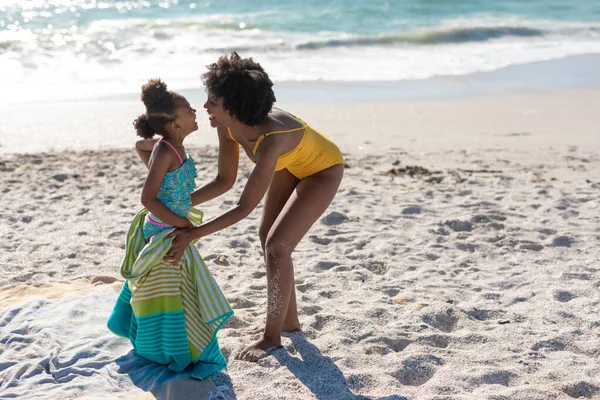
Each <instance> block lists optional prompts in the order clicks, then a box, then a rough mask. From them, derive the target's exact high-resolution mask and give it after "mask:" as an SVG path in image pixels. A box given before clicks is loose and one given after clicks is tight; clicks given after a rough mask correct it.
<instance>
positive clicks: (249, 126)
mask: <svg viewBox="0 0 600 400" xmlns="http://www.w3.org/2000/svg"><path fill="white" fill-rule="evenodd" d="M202 79H203V82H204V84H205V87H206V91H207V95H208V100H207V101H206V103H205V104H204V108H205V109H206V111H207V113H208V119H209V121H210V125H211V126H212V127H214V128H217V133H218V135H219V161H218V162H219V167H218V175H217V177H216V178H215V179H213V180H212V181H211V182H209V183H208V184H207V185H205V186H203V187H201V188H200V189H198V190H197V191H196V192H195V193H193V194H192V203H193V204H194V205H196V204H199V203H202V202H204V201H207V200H209V199H212V198H215V197H217V196H219V195H221V194H223V193H225V192H226V191H227V190H229V189H230V188H231V187H232V186H233V184H234V182H235V179H236V176H237V169H238V161H239V148H240V146H241V147H242V148H243V149H244V151H245V153H246V155H247V156H248V157H249V158H250V159H251V160H252V161H253V162H255V163H256V166H255V167H254V169H253V171H252V174H251V175H250V177H249V178H248V182H247V183H246V186H245V188H244V191H243V193H242V195H241V197H240V200H239V201H238V203H237V204H236V205H235V206H234V207H232V208H231V209H229V210H228V211H226V212H224V213H223V214H221V215H219V216H218V217H216V218H214V219H212V220H210V221H208V222H205V223H203V224H202V225H200V226H198V227H195V228H190V229H179V230H176V231H175V232H173V233H171V234H170V235H171V236H173V237H175V239H174V241H173V244H172V247H171V249H170V250H169V251H168V252H167V259H168V260H170V261H172V262H178V261H179V260H180V259H181V255H182V252H183V250H184V249H185V248H186V247H187V245H188V244H189V243H190V242H191V241H192V240H194V239H197V238H200V237H203V236H207V235H209V234H211V233H214V232H216V231H219V230H221V229H223V228H226V227H228V226H231V225H233V224H235V223H236V222H238V221H240V220H242V219H244V218H245V217H246V216H248V214H250V212H252V210H254V208H256V206H257V205H258V203H259V202H260V200H261V199H262V198H263V196H264V195H265V193H266V199H265V203H264V212H263V216H262V220H261V223H260V229H259V236H260V242H261V246H262V249H263V252H264V257H265V262H266V266H267V291H268V310H267V321H266V325H265V330H264V333H263V336H262V338H261V339H260V340H258V341H257V342H255V343H253V344H251V345H249V346H248V347H246V348H245V349H244V350H243V351H241V352H240V353H239V354H238V357H237V358H238V359H241V360H247V361H256V360H258V359H260V358H263V357H266V356H267V355H268V354H269V353H270V352H271V351H272V350H273V349H275V348H278V347H281V332H282V331H284V332H285V331H287V332H289V331H297V330H300V323H299V321H298V312H297V309H296V293H295V289H294V270H293V264H292V252H293V250H294V249H295V248H296V246H297V245H298V243H299V242H300V240H301V239H302V238H303V237H304V235H305V234H306V232H307V231H308V230H309V229H310V227H311V226H312V225H313V224H314V223H315V221H316V220H317V219H318V218H319V217H320V216H321V215H322V214H323V212H325V210H326V209H327V207H328V206H329V204H330V203H331V201H332V200H333V198H334V196H335V194H336V192H337V190H338V187H339V185H340V182H341V180H342V176H343V173H344V159H343V157H342V154H341V152H340V150H339V149H338V147H337V146H336V145H335V144H333V143H332V142H331V141H330V140H329V139H327V138H326V137H324V136H323V135H321V134H320V133H319V132H317V131H316V130H314V129H313V128H311V127H310V126H309V125H307V124H306V123H305V122H304V121H302V120H301V119H299V118H297V117H295V116H294V115H292V114H290V113H288V112H286V111H283V110H279V109H272V106H273V103H274V102H275V95H274V93H273V89H272V87H273V82H271V80H270V79H269V76H268V75H267V73H266V72H265V71H264V70H263V68H262V67H261V66H260V64H258V63H256V62H254V61H253V60H252V58H241V57H240V56H239V55H238V54H237V53H235V52H234V53H232V54H231V55H230V56H229V57H220V58H219V60H218V61H217V62H216V63H214V64H211V65H209V66H208V72H206V73H205V74H203V75H202Z"/></svg>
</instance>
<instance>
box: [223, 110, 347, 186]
mask: <svg viewBox="0 0 600 400" xmlns="http://www.w3.org/2000/svg"><path fill="white" fill-rule="evenodd" d="M293 117H294V118H296V120H297V121H298V122H300V123H301V124H302V126H300V127H298V128H294V129H287V130H283V131H274V132H269V133H265V134H263V135H261V136H260V137H259V138H258V139H257V140H256V144H255V145H254V149H253V150H252V154H254V155H256V150H257V149H258V146H259V145H260V142H262V141H263V139H264V138H266V137H267V136H271V135H275V134H277V133H287V132H296V131H299V130H304V135H303V136H302V140H300V143H298V146H296V147H295V148H294V149H293V150H292V151H290V152H287V153H285V154H282V155H280V156H279V159H278V160H277V165H276V166H275V171H280V170H282V169H284V168H287V170H288V171H290V173H292V174H293V175H294V176H295V177H296V178H298V179H304V178H306V177H307V176H311V175H314V174H316V173H317V172H321V171H323V170H325V169H327V168H329V167H332V166H334V165H337V164H343V163H344V157H343V156H342V152H341V151H340V149H339V148H338V147H337V146H336V145H335V144H334V143H333V142H332V141H331V140H329V139H328V138H327V137H325V136H324V135H322V134H321V133H319V132H318V131H316V130H315V129H313V128H311V127H310V126H309V125H308V124H307V123H306V122H304V121H302V120H301V119H300V118H298V117H296V116H293ZM227 131H228V132H229V137H230V138H231V140H233V141H234V142H236V143H238V142H237V141H236V140H235V139H234V138H233V135H232V134H231V130H230V129H229V128H227ZM238 144H239V143H238Z"/></svg>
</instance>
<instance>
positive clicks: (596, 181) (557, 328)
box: [0, 87, 600, 400]
mask: <svg viewBox="0 0 600 400" xmlns="http://www.w3.org/2000/svg"><path fill="white" fill-rule="evenodd" d="M598 104H600V89H598V88H593V87H592V88H588V89H572V90H552V91H534V92H528V93H505V94H494V95H481V96H470V97H466V98H457V99H438V100H406V101H400V100H394V101H368V102H360V101H352V102H343V101H321V102H308V101H287V102H282V103H281V104H280V106H281V107H282V108H285V109H288V110H290V111H293V112H295V113H296V114H298V115H300V116H302V118H303V119H305V120H307V121H309V122H310V123H311V125H313V126H315V127H316V128H317V129H319V130H321V131H322V132H324V133H326V134H327V135H329V136H330V137H331V138H332V139H333V140H334V141H336V142H337V143H338V144H339V145H340V147H341V148H342V150H343V152H344V154H345V158H346V170H345V177H344V180H343V182H342V185H341V188H340V190H339V193H338V195H337V197H336V198H335V200H334V201H333V203H332V204H331V206H330V207H329V209H328V210H327V212H326V213H325V215H324V217H323V218H322V219H321V220H320V221H319V222H318V223H317V224H315V226H313V228H312V229H311V230H310V232H309V233H308V235H307V236H306V237H305V239H304V240H303V241H302V242H301V243H300V245H299V247H298V249H297V251H296V252H295V256H294V262H295V274H296V290H297V294H298V303H299V314H300V322H301V324H302V329H303V332H302V333H298V334H292V335H287V336H286V337H285V338H284V343H283V344H284V348H283V349H281V350H278V351H276V352H274V353H273V356H272V357H268V358H266V359H264V360H261V361H259V362H258V363H256V364H254V363H247V362H241V361H236V360H234V355H235V353H236V351H238V350H239V348H240V347H242V346H243V345H244V344H245V343H247V342H248V341H249V340H250V339H251V335H249V334H248V332H247V331H248V330H249V329H251V328H253V327H255V326H260V325H261V324H262V323H263V318H264V310H265V307H266V305H265V304H266V281H265V271H264V264H263V262H262V257H261V254H260V244H259V241H258V235H257V229H258V224H259V220H260V213H261V211H262V208H261V207H262V206H259V208H258V209H256V210H255V211H254V212H253V213H252V214H251V215H250V216H249V217H248V218H246V219H245V220H244V221H242V222H240V223H238V224H237V225H235V226H233V227H231V228H228V229H226V230H225V231H223V232H220V233H217V234H214V235H212V236H209V237H206V238H203V239H202V240H201V241H200V242H199V244H198V247H199V250H200V253H201V254H202V256H203V257H204V259H205V261H206V262H207V265H208V266H209V268H210V269H211V271H212V273H213V274H214V276H215V278H216V280H217V282H218V283H219V284H220V285H221V288H222V289H223V292H224V293H225V295H226V296H227V297H228V299H229V301H230V303H231V305H232V306H233V308H234V310H235V316H234V317H233V318H232V319H231V320H230V321H229V322H228V323H227V324H226V325H225V327H224V328H223V330H222V331H221V332H220V333H219V341H220V344H221V346H222V349H223V352H224V354H225V355H226V357H227V358H228V359H229V368H228V369H227V371H225V372H223V373H220V374H217V375H216V376H214V377H213V380H214V382H215V384H216V385H217V386H223V385H224V386H227V387H228V390H227V391H225V392H224V393H225V395H226V396H227V398H229V399H240V400H245V399H283V398H286V399H300V400H308V399H403V398H406V399H411V400H420V399H427V400H433V399H438V400H441V399H457V400H458V399H465V400H466V399H489V400H521V399H523V400H525V399H527V400H537V399H539V400H548V399H572V398H587V399H593V398H600V378H599V377H600V365H599V364H598V358H599V356H600V319H599V318H598V313H597V310H598V306H599V304H600V295H599V291H598V289H599V288H600V278H599V275H598V268H599V266H598V260H599V259H600V250H599V248H600V149H599V147H598V145H599V144H600V128H599V127H600V119H599V117H598V106H597V105H598ZM140 107H141V106H140V105H139V104H137V103H136V102H129V101H127V102H125V101H121V102H119V101H104V102H80V103H50V104H42V105H40V104H37V105H14V106H6V107H4V108H3V109H2V115H3V118H2V121H0V200H1V203H2V208H1V210H0V221H2V223H1V224H0V235H1V237H2V238H3V240H2V243H1V246H2V251H1V252H0V270H1V271H2V274H1V276H0V285H1V286H2V291H1V293H2V295H1V298H0V327H2V341H0V351H1V355H0V398H6V399H8V398H19V399H49V398H52V399H71V398H108V397H112V398H123V397H124V396H137V395H142V394H144V393H150V392H152V393H154V394H155V396H156V398H176V397H173V394H171V395H168V394H165V392H164V391H163V392H161V393H162V394H160V395H158V394H157V393H159V392H157V391H153V388H155V387H157V386H158V384H159V383H160V382H162V381H165V380H167V381H168V380H169V379H171V378H169V377H166V375H164V371H162V372H161V370H160V369H159V368H158V366H156V365H154V366H151V365H148V364H147V363H146V364H143V361H142V360H139V359H136V358H135V357H136V356H135V354H131V352H130V350H131V346H130V345H129V344H128V342H127V341H126V340H125V339H122V338H117V337H115V336H114V335H112V334H111V333H110V332H108V331H107V330H106V329H105V327H104V324H105V318H107V317H108V313H109V312H110V309H111V307H112V304H113V302H114V300H115V299H116V297H117V293H118V289H119V286H120V281H119V280H120V279H121V278H120V275H119V266H120V264H121V258H122V256H123V254H124V245H125V235H126V231H127V229H128V226H129V223H130V221H131V219H132V218H133V216H134V215H135V213H136V212H137V211H138V210H139V209H140V208H141V205H140V193H141V186H142V184H143V181H144V178H145V170H144V167H143V165H142V163H141V162H140V161H139V159H138V158H137V155H136V154H135V152H134V151H133V147H132V146H133V143H134V141H135V136H134V133H133V130H132V129H131V121H132V120H133V118H135V116H137V115H138V114H139V112H140ZM198 119H199V123H200V125H201V126H200V129H199V131H198V132H197V133H195V134H194V135H193V136H192V137H190V139H189V142H188V143H187V146H188V151H189V152H190V154H191V155H192V156H193V157H194V158H195V160H196V162H197V163H198V179H197V184H198V185H201V184H202V183H204V182H206V181H208V180H210V179H212V177H213V176H214V175H215V173H216V162H217V159H216V157H217V148H216V135H215V133H214V132H212V131H211V129H210V127H209V126H208V124H207V123H206V121H202V116H201V113H199V118H198ZM251 167H252V164H251V163H250V162H249V161H248V160H246V159H243V160H242V162H241V164H240V171H239V174H238V181H237V183H236V185H235V186H234V188H233V189H232V190H231V191H230V192H229V193H227V194H226V195H224V196H222V197H221V198H219V199H217V200H213V201H211V202H209V203H207V204H204V205H202V206H200V208H201V209H202V210H203V211H204V213H205V215H206V217H208V218H210V217H213V216H216V215H218V214H219V213H220V212H222V211H224V210H226V209H228V208H229V207H230V206H231V205H232V204H234V203H235V202H236V201H237V198H238V196H239V194H240V192H241V190H242V188H243V185H244V183H245V180H246V178H247V176H248V174H249V172H250V171H251ZM82 278H83V280H82ZM115 279H116V280H115ZM82 330H85V334H83V333H82ZM48 332H50V333H48ZM84 339H85V340H84ZM73 343H77V346H75V345H73ZM48 360H50V361H48ZM53 360H54V361H53ZM115 360H117V361H115ZM119 360H121V361H119ZM123 360H126V361H127V362H126V363H123ZM136 363H137V364H136ZM115 364H118V365H117V366H115ZM124 364H126V365H127V368H126V367H124V366H123V365H124ZM69 368H70V370H69V371H68V374H67V375H61V373H64V371H65V369H69ZM128 368H129V369H128ZM144 368H146V369H144ZM163 369H164V368H163ZM136 371H137V372H138V375H136ZM140 371H142V372H143V373H140ZM140 374H141V375H140ZM161 374H162V375H161ZM65 376H68V378H65ZM144 379H146V380H144ZM161 379H162V381H161ZM181 380H182V381H185V380H184V379H183V378H181ZM186 382H187V381H186ZM188 383H189V382H188ZM182 384H183V383H182ZM173 393H175V392H173ZM161 396H162V397H161ZM153 398H154V397H153ZM179 398H185V397H181V396H180V397H179Z"/></svg>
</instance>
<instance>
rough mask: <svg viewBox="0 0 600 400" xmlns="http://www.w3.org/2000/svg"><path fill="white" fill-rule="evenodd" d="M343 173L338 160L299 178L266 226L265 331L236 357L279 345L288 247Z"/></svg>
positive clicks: (289, 272) (288, 281)
mask: <svg viewBox="0 0 600 400" xmlns="http://www.w3.org/2000/svg"><path fill="white" fill-rule="evenodd" d="M343 173H344V166H343V165H342V164H340V165H334V166H333V167H331V168H329V169H326V170H325V171H321V172H319V173H318V174H315V175H313V176H309V177H307V178H305V179H304V180H302V181H300V183H298V184H297V185H296V190H295V191H294V192H293V193H292V195H291V196H290V198H289V200H288V201H287V202H286V204H285V206H284V207H283V209H282V210H281V212H280V213H279V216H278V217H277V218H276V220H275V222H274V223H273V225H272V227H271V229H270V230H269V234H268V236H267V239H266V243H265V251H266V253H265V257H266V260H267V292H268V301H267V303H268V304H267V322H266V325H265V332H264V334H263V337H262V338H261V339H260V340H259V341H257V342H256V343H253V344H252V345H250V346H248V347H247V348H246V349H244V350H243V351H241V352H240V354H239V355H238V357H237V358H238V359H242V360H246V361H256V360H258V359H260V358H263V357H266V356H267V355H268V354H269V352H270V350H272V349H273V348H274V347H277V346H280V345H281V330H282V327H283V325H284V322H285V319H286V311H287V309H288V307H289V305H290V300H291V293H292V289H293V286H294V267H293V264H292V251H293V250H294V249H295V248H296V246H297V245H298V243H299V242H300V240H301V239H302V237H303V236H304V235H305V234H306V232H308V230H309V229H310V227H311V226H312V225H313V224H314V223H315V221H316V220H317V219H318V218H319V217H320V216H321V215H322V214H323V212H325V210H326V209H327V207H328V206H329V204H330V203H331V201H332V200H333V198H334V197H335V194H336V193H337V190H338V187H339V185H340V182H341V180H342V175H343Z"/></svg>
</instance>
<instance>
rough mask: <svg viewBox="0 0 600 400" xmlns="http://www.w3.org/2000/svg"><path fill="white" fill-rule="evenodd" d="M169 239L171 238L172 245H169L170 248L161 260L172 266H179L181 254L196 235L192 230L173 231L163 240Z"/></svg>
mask: <svg viewBox="0 0 600 400" xmlns="http://www.w3.org/2000/svg"><path fill="white" fill-rule="evenodd" d="M169 237H172V238H173V243H171V248H170V249H169V250H168V251H167V253H166V254H165V256H164V257H163V260H165V261H166V262H168V263H169V264H173V265H174V264H179V262H180V261H181V257H183V252H184V251H185V249H186V248H187V247H188V245H189V244H190V243H191V242H192V240H194V239H196V238H197V237H198V235H197V234H196V231H195V230H194V229H175V230H174V231H173V232H171V233H169V234H168V235H167V236H165V238H169Z"/></svg>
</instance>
